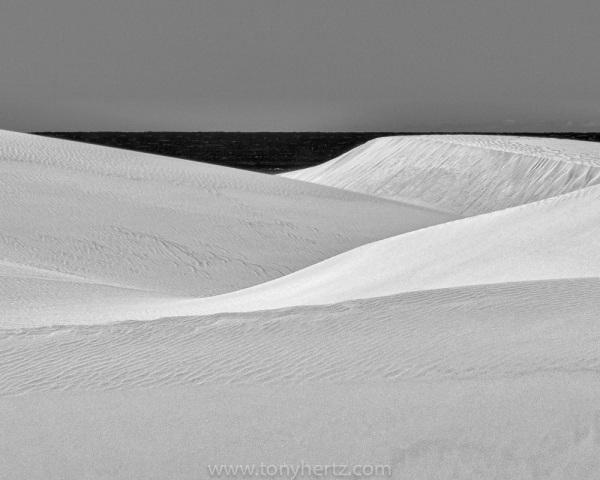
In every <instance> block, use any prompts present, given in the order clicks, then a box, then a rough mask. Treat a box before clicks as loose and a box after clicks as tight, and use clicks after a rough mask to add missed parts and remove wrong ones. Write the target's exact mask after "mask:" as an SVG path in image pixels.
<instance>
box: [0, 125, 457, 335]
mask: <svg viewBox="0 0 600 480" xmlns="http://www.w3.org/2000/svg"><path fill="white" fill-rule="evenodd" d="M456 218H457V217H456V216H454V215H447V214H443V213H439V212H435V211H432V210H427V209H423V208H415V207H413V206H410V205H404V204H401V203H399V202H394V201H389V200H383V199H378V198H374V197H371V196H368V195H362V194H355V193H352V192H346V191H343V190H339V189H334V188H330V187H323V186H319V185H308V184H306V183H304V182H298V181H295V180H288V179H283V178H279V177H274V176H269V175H261V174H255V173H250V172H243V171H239V170H234V169H230V168H225V167H218V166H214V165H208V164H200V163H196V162H189V161H184V160H179V159H173V158H167V157H160V156H156V155H150V154H144V153H137V152H130V151H124V150H118V149H113V148H107V147H100V146H94V145H87V144H82V143H76V142H69V141H64V140H56V139H49V138H44V137H39V136H35V135H27V134H20V133H13V132H6V131H0V225H2V229H1V232H0V260H1V261H2V262H3V263H1V264H0V302H1V303H2V307H0V315H2V314H3V313H4V314H5V315H3V318H2V320H1V321H0V327H1V326H9V325H15V323H14V322H21V321H22V318H23V317H26V316H27V315H29V314H28V313H27V311H26V310H22V315H21V319H20V320H19V319H16V320H14V322H13V323H12V324H11V323H10V322H11V317H9V316H8V311H4V310H2V309H1V308H5V307H6V308H8V309H10V310H11V312H14V311H15V310H16V309H19V308H21V307H22V308H26V307H27V305H29V304H31V301H34V300H35V291H36V290H37V289H41V290H42V297H44V296H45V297H44V298H42V299H43V300H44V301H46V300H47V301H48V302H50V303H49V304H47V306H48V307H49V309H50V310H52V308H54V307H52V305H53V304H56V305H58V304H60V305H65V306H69V305H70V307H72V308H73V309H75V308H79V309H80V310H82V311H85V308H86V307H85V304H86V302H87V301H88V300H90V301H91V300H92V299H93V298H96V297H97V298H98V299H100V300H101V299H102V298H111V297H112V296H113V294H112V293H110V292H108V291H107V290H106V288H108V287H102V286H101V285H105V286H109V287H110V288H113V287H114V288H119V287H123V288H124V289H128V290H132V291H134V290H135V291H137V293H135V295H134V297H135V298H133V299H132V300H131V302H130V303H133V304H136V305H137V304H138V303H139V302H138V300H139V299H143V298H148V295H146V294H144V293H142V292H144V291H150V292H157V296H158V297H160V298H164V297H166V296H171V297H179V296H194V297H199V296H209V295H217V294H222V293H226V292H230V291H235V290H239V289H240V288H246V287H249V286H252V285H256V284H259V283H262V282H265V281H268V280H272V279H274V278H278V277H280V276H283V275H285V274H288V273H290V272H292V271H295V270H298V269H301V268H304V267H307V266H309V265H312V264H314V263H317V262H319V261H321V260H324V259H326V258H329V257H330V256H332V255H336V254H338V253H340V252H343V251H346V250H349V249H351V248H354V247H356V246H359V245H363V244H365V243H370V242H372V241H374V240H379V239H381V238H387V237H390V236H394V235H398V234H401V233H405V232H407V231H411V230H413V229H418V228H424V227H427V226H430V225H434V224H437V223H439V222H445V221H450V220H454V219H456ZM15 269H16V270H15ZM17 270H18V271H17ZM40 272H43V273H40ZM60 275H63V276H65V278H66V277H70V278H71V279H72V280H73V279H74V284H77V285H76V288H75V287H74V288H75V290H73V292H72V294H71V297H72V302H71V303H69V299H68V297H69V293H68V287H69V285H68V284H67V283H65V282H63V283H62V285H61V289H62V290H60V292H59V291H58V290H57V288H58V287H57V286H52V287H49V286H48V287H47V282H49V281H50V280H51V279H54V280H58V276H60ZM25 280H28V281H31V282H32V284H31V285H30V286H29V287H28V286H27V282H26V281H25ZM44 282H46V283H44ZM17 283H18V285H17ZM84 283H88V284H90V285H87V286H85V285H83V284H84ZM91 284H95V285H96V287H93V286H92V285H91ZM94 291H96V292H98V293H97V294H96V293H94ZM10 292H13V293H10ZM15 292H16V293H15ZM43 292H47V293H43ZM116 296H117V297H119V298H121V297H125V296H126V295H125V294H124V293H123V292H121V293H118V294H116ZM17 297H18V298H17ZM54 297H56V301H54V300H53V298H54ZM28 298H29V300H28ZM61 298H62V299H63V300H64V301H63V300H61ZM30 300H31V301H30ZM100 300H98V302H99V301H100ZM111 301H112V300H111ZM15 302H20V305H21V307H19V305H17V303H15ZM52 302H54V303H52ZM61 302H62V303H61ZM98 302H96V303H93V304H92V306H93V307H94V309H96V308H97V306H99V305H100V303H98ZM37 303H38V306H39V305H41V302H40V301H37ZM77 305H79V306H77ZM38 306H35V305H34V306H32V308H33V310H35V311H31V312H29V313H30V314H31V315H30V319H31V321H32V323H34V324H35V321H36V319H37V318H39V317H38V315H39V314H40V312H39V310H40V309H39V308H38ZM57 308H58V307H57ZM36 309H37V310H36ZM42 309H43V307H42ZM88 311H89V308H88ZM115 313H116V312H115ZM124 315H125V314H124ZM13 318H14V317H13ZM126 318H129V317H127V316H118V315H117V316H116V318H115V319H117V320H118V319H126ZM40 321H42V322H43V321H44V320H43V318H42V319H41V320H40Z"/></svg>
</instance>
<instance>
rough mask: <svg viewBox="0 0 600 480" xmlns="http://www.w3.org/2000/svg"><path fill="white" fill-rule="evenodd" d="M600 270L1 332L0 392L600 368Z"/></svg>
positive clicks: (506, 374) (459, 377)
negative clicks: (330, 300) (369, 296)
mask: <svg viewBox="0 0 600 480" xmlns="http://www.w3.org/2000/svg"><path fill="white" fill-rule="evenodd" d="M599 289H600V279H598V278H580V279H565V280H552V281H536V282H518V283H506V284H496V285H479V286H472V287H460V288H450V289H442V290H432V291H420V292H411V293H403V294H398V295H393V296H388V297H378V298H372V299H364V300H353V301H348V302H343V303H338V304H333V305H321V306H305V307H293V308H287V309H281V310H271V311H261V312H249V313H237V314H235V313H229V314H218V315H209V316H203V317H196V316H194V317H184V318H181V317H177V318H164V319H160V320H155V321H148V322H120V323H116V324H108V325H89V326H85V325H80V326H62V327H46V328H36V329H29V328H25V329H13V330H10V329H5V330H0V342H1V344H2V347H3V351H2V354H1V355H0V363H1V364H2V366H3V368H2V372H1V373H0V395H15V394H22V393H33V392H39V391H46V390H72V389H75V390H85V391H99V390H107V389H109V390H110V389H124V388H126V389H129V388H144V387H158V386H162V387H164V386H175V385H181V386H183V385H232V384H236V385H237V384H248V385H255V384H262V383H291V384H295V383H304V382H332V381H335V382H338V381H376V380H377V381H388V380H423V381H434V380H435V381H440V380H466V379H492V378H504V377H507V378H508V377H516V376H522V375H532V374H540V373H552V372H562V373H565V372H573V373H574V372H590V371H593V372H596V373H600V351H599V350H598V348H597V346H598V342H599V341H600V323H599V322H598V321H597V312H598V311H599V310H600V296H598V295H597V293H598V291H599Z"/></svg>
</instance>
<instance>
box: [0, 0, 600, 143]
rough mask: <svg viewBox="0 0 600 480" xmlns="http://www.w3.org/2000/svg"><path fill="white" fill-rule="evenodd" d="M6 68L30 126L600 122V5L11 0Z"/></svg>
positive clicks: (14, 125) (16, 113) (5, 26)
mask: <svg viewBox="0 0 600 480" xmlns="http://www.w3.org/2000/svg"><path fill="white" fill-rule="evenodd" d="M0 75H1V78H0V80H1V81H0V112H1V114H0V128H3V129H9V130H17V131H52V130H54V131H58V130H231V131H238V130H247V131H252V130H254V131H265V130H269V131H280V130H281V131H284V130H295V131H303V130H312V131H317V130H322V131H350V130H358V131H402V130H411V129H421V130H435V129H439V128H450V129H452V128H456V129H460V128H470V127H472V126H475V127H482V128H484V129H485V128H496V127H497V128H500V129H502V128H501V127H503V126H504V127H511V128H515V129H523V130H527V129H528V127H532V126H534V127H535V125H534V124H535V123H539V122H550V123H548V125H550V124H552V125H555V126H556V129H563V130H578V129H588V130H590V129H592V130H596V131H600V2H599V1H598V0H390V1H388V0H2V6H1V7H0ZM567 122H572V123H567ZM465 126H466V127H465Z"/></svg>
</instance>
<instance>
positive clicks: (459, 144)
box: [281, 135, 600, 216]
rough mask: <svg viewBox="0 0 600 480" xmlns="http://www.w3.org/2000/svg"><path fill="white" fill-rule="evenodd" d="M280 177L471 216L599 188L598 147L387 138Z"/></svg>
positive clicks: (546, 141) (547, 141) (523, 140)
mask: <svg viewBox="0 0 600 480" xmlns="http://www.w3.org/2000/svg"><path fill="white" fill-rule="evenodd" d="M281 176H282V177H286V178H294V179H297V180H303V181H306V182H311V183H317V184H320V185H329V186H332V187H337V188H343V189H347V190H350V191H353V192H361V193H368V194H370V195H376V196H380V197H383V198H391V199H395V200H401V201H403V202H407V203H411V204H414V205H423V206H428V207H432V208H437V209H440V210H445V211H448V212H453V213H456V214H459V215H463V216H470V215H477V214H481V213H488V212H493V211H496V210H500V209H503V208H508V207H514V206H517V205H523V204H525V203H530V202H535V201H538V200H543V199H545V198H548V197H553V196H556V195H560V194H563V193H568V192H572V191H574V190H578V189H580V188H584V187H587V186H591V185H596V184H598V183H600V144H598V143H595V142H581V141H575V140H564V139H552V138H533V137H531V138H530V137H510V136H495V135H490V136H486V135H423V136H406V137H387V138H380V139H376V140H372V141H370V142H368V143H366V144H365V145H362V146H360V147H358V148H356V149H354V150H351V151H350V152H348V153H346V154H344V155H342V156H340V157H338V158H336V159H334V160H331V161H329V162H327V163H324V164H322V165H318V166H316V167H312V168H307V169H304V170H298V171H295V172H290V173H285V174H282V175H281Z"/></svg>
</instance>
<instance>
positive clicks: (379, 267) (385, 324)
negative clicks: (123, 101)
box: [0, 133, 600, 480]
mask: <svg viewBox="0 0 600 480" xmlns="http://www.w3.org/2000/svg"><path fill="white" fill-rule="evenodd" d="M0 138H2V139H3V145H4V147H3V150H2V156H0V169H2V170H1V172H2V175H0V187H1V190H0V202H1V203H2V209H0V221H1V225H2V230H1V231H0V318H2V323H0V432H2V434H1V435H0V472H1V474H2V475H0V476H3V477H6V478H10V479H24V480H33V479H44V480H45V479H48V478H52V479H54V478H60V479H74V480H80V479H127V480H130V479H194V480H197V479H205V478H206V479H209V478H217V477H218V475H215V474H212V475H211V473H210V470H209V468H211V467H220V466H231V467H233V468H235V466H236V465H240V466H244V467H246V466H247V467H248V468H255V469H258V468H260V467H261V465H263V466H264V467H269V468H270V469H271V470H268V471H267V473H266V474H260V472H258V471H256V470H255V471H254V474H250V475H247V477H248V476H249V477H251V478H275V477H277V478H289V479H292V478H298V479H299V478H317V477H316V476H314V475H312V474H310V473H309V474H306V472H305V471H304V473H300V474H298V475H294V474H293V469H297V468H299V467H301V466H304V467H306V466H307V465H308V466H310V467H311V468H314V467H320V468H321V469H323V468H324V467H328V468H330V470H329V473H327V474H321V475H317V476H318V478H330V479H331V478H343V477H346V476H350V477H351V478H394V479H404V480H419V479H424V480H425V479H427V480H431V479H440V480H447V479H452V478H454V479H460V480H463V479H486V480H487V479H506V480H517V479H544V480H545V479H554V480H555V479H564V480H573V479H596V478H600V381H599V379H600V377H599V373H600V348H599V345H600V322H599V321H598V319H599V316H600V295H599V292H600V253H599V251H598V248H597V246H598V238H600V226H599V225H600V222H599V221H598V220H599V215H600V213H599V212H600V208H599V207H600V186H596V187H594V186H589V187H587V188H583V189H579V190H577V191H573V192H571V193H568V194H563V195H560V196H555V197H552V198H548V199H545V200H543V201H539V202H536V203H529V204H527V205H523V206H518V207H514V208H507V209H504V210H500V211H495V212H492V213H488V214H484V215H479V216H474V217H472V218H465V219H456V216H454V215H443V214H440V213H439V212H436V211H433V210H425V209H421V208H412V207H407V206H406V205H404V204H400V203H396V202H394V201H388V200H381V199H377V198H376V197H370V196H367V195H361V194H354V193H350V192H345V191H343V190H339V189H335V188H331V187H323V186H319V185H310V184H308V183H304V182H299V181H293V180H287V179H283V178H278V177H268V176H262V175H258V174H249V173H246V172H236V171H234V170H230V169H224V168H220V167H213V166H206V165H199V164H193V163H189V162H183V161H177V160H174V159H167V158H161V157H156V156H151V155H142V154H134V153H131V152H120V151H118V150H114V149H104V148H101V147H91V146H81V145H78V144H71V143H69V142H61V141H54V140H46V139H38V137H32V136H28V135H21V134H11V133H2V135H0ZM551 146H552V145H551V142H550V143H549V144H548V147H547V149H549V148H550V147H551ZM88 147H89V149H90V150H87V149H88ZM581 148H582V150H585V148H587V146H586V147H585V148H584V147H581ZM576 160H577V161H578V160H580V159H577V158H575V159H573V163H574V164H575V163H576ZM527 168H529V167H527ZM465 175H468V172H466V173H465ZM286 219H287V220H286ZM290 219H293V221H291V220H290ZM452 220H454V221H452ZM285 222H289V224H288V223H285ZM337 229H339V230H337ZM396 229H397V230H398V231H397V232H395V233H394V231H395V230H396ZM259 231H260V234H259V233H258V232H259ZM254 235H258V237H259V238H260V241H259V240H258V237H254ZM373 237H375V238H373ZM246 238H248V239H250V240H249V243H247V242H246V241H245V239H246ZM198 239H200V240H198ZM252 239H255V240H252ZM252 242H254V243H252ZM367 242H371V243H367ZM219 249H224V250H225V251H226V253H224V252H223V251H222V250H219ZM219 252H220V253H219ZM202 255H205V256H206V257H203V256H202ZM219 255H222V256H220V257H219V260H217V257H218V256H219ZM208 258H210V261H209V259H208ZM234 258H236V259H239V258H243V259H244V262H236V261H233V260H232V259H234ZM250 259H252V260H251V263H249V262H250ZM258 266H260V268H258ZM275 271H277V272H278V273H273V272H275ZM284 274H287V275H286V276H283V277H282V275H284ZM278 277H281V278H278ZM246 287H247V288H246ZM234 290H235V291H234ZM225 292H229V293H225ZM211 294H214V296H212V297H206V295H211ZM202 296H204V298H200V297H202ZM141 320H144V321H141ZM332 464H336V465H337V466H342V465H344V466H347V467H349V468H352V467H355V466H357V465H361V466H369V467H373V469H375V468H384V470H380V473H379V474H375V472H373V473H371V474H370V473H369V470H361V471H362V472H363V475H354V476H353V475H348V474H344V475H338V476H334V475H333V473H332V471H331V467H332ZM273 468H274V469H276V470H277V472H284V473H283V474H279V473H275V474H273V473H269V472H273V471H274V470H273ZM286 468H287V470H286ZM290 469H292V470H290ZM386 469H387V470H386ZM320 471H321V473H322V470H320ZM338 473H339V470H338ZM241 477H242V476H241V475H240V474H239V473H238V474H237V475H236V474H230V475H229V476H227V475H222V476H221V477H220V478H241Z"/></svg>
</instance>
